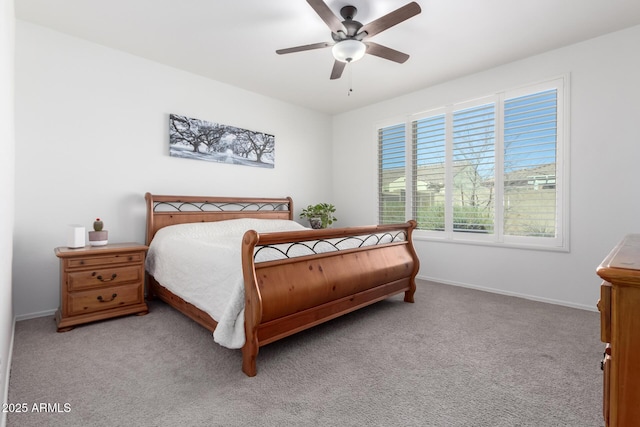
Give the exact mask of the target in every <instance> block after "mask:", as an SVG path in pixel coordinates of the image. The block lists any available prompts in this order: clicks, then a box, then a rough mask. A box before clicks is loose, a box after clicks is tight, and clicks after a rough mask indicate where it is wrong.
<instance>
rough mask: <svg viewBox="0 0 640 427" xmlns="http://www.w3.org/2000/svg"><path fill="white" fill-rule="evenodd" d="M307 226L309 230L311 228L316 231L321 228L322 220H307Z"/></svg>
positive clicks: (318, 218)
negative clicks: (308, 225) (309, 226)
mask: <svg viewBox="0 0 640 427" xmlns="http://www.w3.org/2000/svg"><path fill="white" fill-rule="evenodd" d="M309 224H310V225H311V228H313V229H314V230H318V229H320V228H322V218H320V217H317V218H309Z"/></svg>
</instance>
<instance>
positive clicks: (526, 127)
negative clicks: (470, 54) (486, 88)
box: [378, 78, 568, 249]
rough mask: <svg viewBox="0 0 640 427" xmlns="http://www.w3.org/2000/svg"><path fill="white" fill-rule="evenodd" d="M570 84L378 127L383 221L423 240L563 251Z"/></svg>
mask: <svg viewBox="0 0 640 427" xmlns="http://www.w3.org/2000/svg"><path fill="white" fill-rule="evenodd" d="M565 79H566V78H560V79H556V80H552V81H548V82H544V83H541V84H537V85H532V86H528V87H525V88H520V89H518V90H513V91H505V92H500V93H496V94H493V95H491V96H487V97H484V98H481V99H476V100H473V101H469V102H464V103H457V104H453V105H448V106H444V107H442V108H439V109H436V110H431V111H429V112H426V113H421V114H416V115H413V116H411V117H408V118H407V120H406V122H405V123H396V124H393V125H390V126H386V127H380V128H379V129H378V145H379V152H378V154H379V156H378V158H379V162H378V172H379V177H380V179H379V182H378V190H379V192H378V195H379V207H380V211H379V221H380V223H390V222H398V221H404V220H406V219H408V218H414V219H416V221H417V222H418V230H421V231H419V232H418V233H419V235H421V236H427V237H433V238H439V239H449V240H453V241H456V240H458V241H475V242H487V243H492V244H495V243H497V244H506V245H509V244H513V245H525V246H536V247H548V248H559V249H562V248H565V247H566V236H565V230H566V226H565V221H566V217H565V213H564V211H565V209H564V206H565V204H566V192H565V191H564V188H563V187H564V185H563V184H564V179H563V177H564V176H565V175H566V172H567V170H566V165H567V162H566V159H565V156H564V152H565V150H566V149H567V144H568V141H565V140H564V139H565V138H564V129H566V127H565V125H564V118H565V117H566V116H567V115H566V114H565V113H564V111H563V109H564V106H565V105H566V100H565V99H564V98H565V95H564V92H565ZM407 153H408V155H407Z"/></svg>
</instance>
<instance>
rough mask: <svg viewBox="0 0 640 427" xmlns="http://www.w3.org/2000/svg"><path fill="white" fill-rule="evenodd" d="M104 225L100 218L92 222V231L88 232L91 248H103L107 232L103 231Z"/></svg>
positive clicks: (106, 239)
mask: <svg viewBox="0 0 640 427" xmlns="http://www.w3.org/2000/svg"><path fill="white" fill-rule="evenodd" d="M103 228H104V223H103V222H102V220H101V219H100V218H96V220H95V221H93V231H90V232H89V244H90V245H91V246H104V245H106V244H107V241H108V238H107V237H108V233H109V232H108V231H107V230H103Z"/></svg>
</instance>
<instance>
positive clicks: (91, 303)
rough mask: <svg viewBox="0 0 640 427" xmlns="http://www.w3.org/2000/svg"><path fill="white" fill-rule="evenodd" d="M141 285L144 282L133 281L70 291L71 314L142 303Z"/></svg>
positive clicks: (69, 306)
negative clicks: (80, 290)
mask: <svg viewBox="0 0 640 427" xmlns="http://www.w3.org/2000/svg"><path fill="white" fill-rule="evenodd" d="M141 286H142V283H132V284H130V285H123V286H110V287H108V288H102V289H95V290H92V291H83V292H74V293H70V294H69V295H68V298H69V300H68V301H69V305H68V308H69V314H71V315H76V314H83V313H91V312H94V311H100V310H108V309H112V308H114V307H123V306H127V305H132V304H138V303H142V302H143V301H142V300H141V295H142V292H140V287H141Z"/></svg>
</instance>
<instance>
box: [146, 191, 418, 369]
mask: <svg viewBox="0 0 640 427" xmlns="http://www.w3.org/2000/svg"><path fill="white" fill-rule="evenodd" d="M145 199H146V203H147V235H146V244H147V245H150V244H151V242H152V240H153V238H154V236H155V235H156V233H157V232H158V230H160V229H162V228H164V227H167V226H170V225H175V224H186V223H201V222H217V221H226V220H233V219H238V218H261V219H279V220H293V202H292V200H291V198H235V197H196V196H165V195H152V194H150V193H147V194H146V195H145ZM221 224H224V223H221ZM415 227H416V223H415V221H409V222H407V223H403V224H396V225H378V226H362V227H347V228H330V229H324V230H313V229H304V230H299V231H283V232H270V233H258V232H256V231H254V230H249V231H247V232H246V233H244V236H243V237H242V244H241V246H242V247H241V259H242V266H241V268H242V277H243V279H244V336H245V342H244V346H243V347H242V370H243V372H244V373H245V374H246V375H248V376H254V375H256V373H257V368H256V358H257V355H258V350H259V348H260V347H261V346H264V345H266V344H269V343H271V342H274V341H276V340H278V339H280V338H284V337H286V336H289V335H292V334H294V333H296V332H299V331H302V330H304V329H307V328H310V327H312V326H315V325H318V324H320V323H322V322H325V321H328V320H330V319H333V318H336V317H338V316H341V315H343V314H346V313H349V312H351V311H354V310H357V309H359V308H361V307H364V306H367V305H369V304H373V303H375V302H377V301H380V300H382V299H385V298H387V297H389V296H391V295H395V294H398V293H401V292H404V301H406V302H413V301H414V292H415V289H416V287H415V277H416V274H417V273H418V268H419V262H418V258H417V255H416V253H415V250H414V248H413V242H412V232H413V230H414V228H415ZM362 236H377V238H379V237H380V236H392V241H391V242H386V243H384V242H382V243H378V244H373V245H369V246H360V247H352V248H348V249H340V250H332V251H329V252H319V253H311V254H308V255H303V256H291V257H287V256H285V257H283V258H282V259H278V260H273V261H264V262H258V261H257V260H256V259H257V258H256V254H257V253H258V252H259V251H260V250H261V249H262V248H275V249H276V250H277V251H278V252H282V253H284V252H285V251H283V250H282V249H281V248H282V247H291V246H295V245H305V249H306V248H308V247H311V246H312V243H309V242H315V243H317V242H335V241H343V240H345V239H357V240H363V237H362ZM287 245H289V246H287ZM239 268H240V267H239ZM147 286H148V289H147V294H148V297H149V298H153V297H154V296H157V297H158V298H160V299H161V300H163V301H164V302H166V303H167V304H169V305H171V306H172V307H174V308H175V309H177V310H178V311H180V312H182V313H183V314H185V315H186V316H188V317H190V318H191V319H193V320H194V321H196V322H198V323H199V324H201V325H202V326H204V327H205V328H207V329H209V330H210V331H214V330H215V329H216V327H217V326H218V322H217V321H216V320H214V319H213V318H212V317H211V315H209V314H207V313H206V312H205V311H203V310H201V309H200V308H198V307H196V305H195V304H196V303H195V302H193V301H191V302H190V301H186V300H185V299H183V298H181V297H179V296H177V295H175V293H174V292H171V291H169V290H168V289H167V288H166V287H165V286H164V285H163V284H162V283H158V281H157V280H156V279H155V278H154V277H153V276H152V275H151V274H148V281H147Z"/></svg>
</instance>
